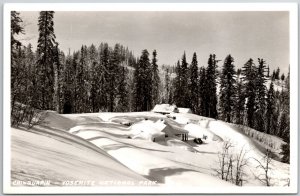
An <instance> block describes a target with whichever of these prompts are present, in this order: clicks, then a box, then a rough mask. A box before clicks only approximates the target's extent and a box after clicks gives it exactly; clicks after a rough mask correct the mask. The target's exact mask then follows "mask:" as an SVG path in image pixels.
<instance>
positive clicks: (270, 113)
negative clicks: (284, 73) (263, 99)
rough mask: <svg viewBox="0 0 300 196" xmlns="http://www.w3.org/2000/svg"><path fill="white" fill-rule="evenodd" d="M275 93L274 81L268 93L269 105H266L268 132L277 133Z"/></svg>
mask: <svg viewBox="0 0 300 196" xmlns="http://www.w3.org/2000/svg"><path fill="white" fill-rule="evenodd" d="M275 109H276V108H275V94H274V85H273V82H271V84H270V88H269V91H268V94H267V107H266V118H265V119H266V133H267V134H275V130H276V125H277V121H275V119H274V113H275Z"/></svg>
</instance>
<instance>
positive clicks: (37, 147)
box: [11, 128, 147, 186]
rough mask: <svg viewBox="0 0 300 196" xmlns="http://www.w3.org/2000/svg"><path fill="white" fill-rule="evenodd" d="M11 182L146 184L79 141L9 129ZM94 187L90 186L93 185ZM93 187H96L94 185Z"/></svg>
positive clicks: (112, 159)
mask: <svg viewBox="0 0 300 196" xmlns="http://www.w3.org/2000/svg"><path fill="white" fill-rule="evenodd" d="M11 131H12V132H11V133H12V151H11V156H12V159H11V160H12V165H11V167H12V168H11V169H12V171H11V172H12V176H11V177H12V180H22V181H27V180H32V179H34V180H44V179H45V178H46V179H47V180H50V181H51V185H55V186H57V185H58V186H61V185H62V182H63V181H66V180H89V181H95V182H99V181H107V180H113V181H120V180H124V181H129V180H130V181H140V180H147V179H145V178H144V177H142V176H140V175H138V174H136V173H134V172H132V171H131V170H129V169H128V168H127V167H125V166H123V165H122V164H120V163H119V162H118V161H117V160H115V159H114V158H112V157H111V156H110V155H108V154H107V153H106V152H104V151H103V150H100V149H98V150H95V149H93V148H92V147H89V146H91V145H90V144H89V143H88V142H86V144H85V145H82V144H81V143H80V142H82V141H80V142H78V138H76V137H75V136H72V137H73V139H71V138H70V137H69V138H65V137H59V136H57V137H56V138H53V137H52V138H50V137H49V136H48V135H43V134H42V133H41V132H40V133H33V132H27V131H22V130H19V129H14V128H12V130H11ZM92 186H93V185H92ZM94 186H98V185H97V184H94Z"/></svg>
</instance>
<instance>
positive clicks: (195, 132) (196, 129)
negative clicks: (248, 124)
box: [184, 123, 223, 141]
mask: <svg viewBox="0 0 300 196" xmlns="http://www.w3.org/2000/svg"><path fill="white" fill-rule="evenodd" d="M184 129H185V130H188V131H189V136H191V137H194V138H203V139H204V140H207V141H223V139H222V138H221V137H220V136H218V135H216V134H215V133H213V132H211V131H209V130H208V129H206V128H203V127H202V126H200V125H196V124H193V123H190V124H187V125H185V126H184ZM205 138H206V139H205Z"/></svg>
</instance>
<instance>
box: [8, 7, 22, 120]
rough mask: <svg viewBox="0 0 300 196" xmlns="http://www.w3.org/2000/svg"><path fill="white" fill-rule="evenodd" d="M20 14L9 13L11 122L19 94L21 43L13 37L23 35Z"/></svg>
mask: <svg viewBox="0 0 300 196" xmlns="http://www.w3.org/2000/svg"><path fill="white" fill-rule="evenodd" d="M19 15H20V13H19V12H16V11H12V12H11V36H10V39H11V56H10V57H11V116H12V119H11V120H12V121H13V120H14V119H13V114H14V113H15V112H16V108H15V103H16V100H17V99H18V96H19V94H20V90H21V89H20V86H19V84H20V75H21V70H20V64H21V59H20V55H19V54H20V50H21V45H22V44H21V42H20V41H18V40H16V38H15V36H16V35H19V34H20V33H21V34H24V29H23V27H22V26H21V24H22V22H23V21H22V19H21V17H20V16H19Z"/></svg>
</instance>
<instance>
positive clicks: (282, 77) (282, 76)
mask: <svg viewBox="0 0 300 196" xmlns="http://www.w3.org/2000/svg"><path fill="white" fill-rule="evenodd" d="M280 79H281V80H282V81H284V79H285V75H284V73H283V74H282V75H281V77H280Z"/></svg>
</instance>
